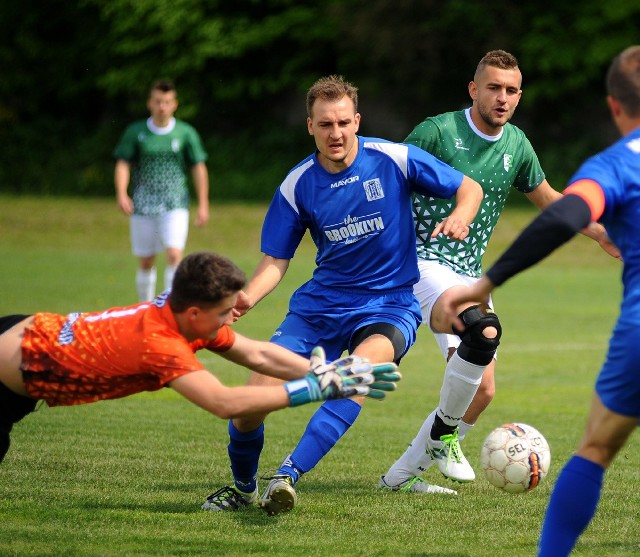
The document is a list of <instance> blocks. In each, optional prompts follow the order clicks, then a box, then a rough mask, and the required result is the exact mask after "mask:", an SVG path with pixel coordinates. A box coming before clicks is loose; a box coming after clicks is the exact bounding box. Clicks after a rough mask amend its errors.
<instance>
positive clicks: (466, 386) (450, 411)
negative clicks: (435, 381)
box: [438, 351, 487, 426]
mask: <svg viewBox="0 0 640 557" xmlns="http://www.w3.org/2000/svg"><path fill="white" fill-rule="evenodd" d="M486 367H487V366H479V365H476V364H472V363H470V362H467V361H466V360H463V359H462V358H461V357H460V356H458V352H457V351H456V352H454V354H453V356H451V359H450V360H449V361H448V362H447V367H446V369H445V371H444V380H443V381H442V388H441V389H440V403H439V404H438V416H440V418H441V419H442V421H443V422H444V423H445V424H447V425H450V426H457V425H458V424H459V423H460V420H462V416H464V413H465V412H466V411H467V408H469V405H470V404H471V401H472V400H473V397H474V396H475V394H476V392H477V390H478V387H479V386H480V381H481V380H482V374H483V373H484V370H485V369H486Z"/></svg>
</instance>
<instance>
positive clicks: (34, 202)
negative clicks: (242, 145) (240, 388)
mask: <svg viewBox="0 0 640 557" xmlns="http://www.w3.org/2000/svg"><path fill="white" fill-rule="evenodd" d="M265 209H266V206H265V205H264V204H256V205H241V204H227V205H219V206H217V207H214V209H213V213H212V222H211V223H210V225H209V226H208V227H207V228H205V229H196V228H193V229H192V230H191V232H190V236H189V242H188V248H187V249H188V251H195V250H199V249H213V250H215V251H218V252H220V253H223V254H225V255H227V256H229V257H231V258H232V259H233V260H234V261H236V262H237V263H238V264H239V265H240V266H241V267H242V268H243V269H244V270H245V271H246V272H247V273H248V274H250V273H251V272H252V271H253V269H254V267H255V265H256V263H257V262H258V260H259V258H260V253H259V235H260V224H261V222H262V219H263V217H264V211H265ZM532 215H533V213H532V211H531V210H527V211H523V210H508V211H507V212H506V213H505V215H504V216H503V217H502V219H501V221H500V223H499V225H498V227H497V229H496V232H495V233H494V235H493V238H492V241H491V244H490V248H489V252H488V254H487V260H488V261H490V260H492V259H493V258H494V257H495V256H496V254H497V253H499V252H500V251H501V250H502V249H503V248H504V246H505V244H506V243H507V242H508V241H510V240H511V239H512V238H513V236H514V235H515V234H516V233H517V232H518V231H519V230H520V229H521V228H522V227H523V225H524V224H525V223H526V222H528V221H529V220H530V219H531V217H532ZM0 256H2V258H3V260H4V261H5V262H6V263H5V264H4V265H2V266H0V284H2V286H3V288H2V296H1V297H0V315H5V314H8V313H15V312H30V311H41V310H48V311H57V312H69V311H82V310H99V309H105V308H107V307H111V306H115V305H124V304H128V303H133V302H135V288H134V273H135V261H134V258H133V256H131V255H130V253H129V246H128V225H127V219H126V218H124V217H123V216H122V215H120V214H119V212H118V210H117V208H116V206H115V203H114V202H113V201H111V200H100V199H97V200H91V201H87V200H83V199H77V198H69V199H56V198H50V197H44V198H41V197H24V196H22V197H18V198H14V197H7V196H4V197H1V198H0ZM313 257H314V250H313V247H312V245H311V243H310V242H309V241H308V238H307V239H305V242H304V243H303V245H302V246H301V248H300V251H299V253H298V254H297V255H296V257H295V258H294V259H293V260H292V263H291V266H290V268H289V271H288V272H287V274H286V275H285V279H284V281H283V283H282V284H280V285H279V286H278V288H276V289H275V290H274V292H273V293H271V294H270V295H269V297H268V298H267V299H266V300H264V301H263V302H261V303H260V304H258V306H256V307H255V308H254V309H253V310H252V311H251V313H249V314H248V315H247V316H246V317H243V318H242V319H241V320H240V321H238V322H237V323H236V325H235V328H236V329H237V330H239V331H240V332H241V333H243V334H247V335H249V336H252V337H255V338H268V337H269V336H270V335H271V333H272V332H273V330H274V328H275V327H276V326H277V324H278V323H279V322H280V319H281V318H282V317H283V316H284V314H285V312H286V310H287V301H288V298H289V296H290V294H291V292H292V291H293V289H294V288H295V287H297V286H298V285H299V284H300V283H302V282H303V281H305V280H307V279H308V278H309V276H310V273H311V268H312V266H313V265H312V263H313ZM619 296H620V284H619V264H618V263H617V262H615V261H613V260H612V259H610V258H609V257H608V256H607V255H605V254H604V253H603V252H601V250H600V249H599V248H598V247H597V246H595V245H594V244H593V242H591V241H589V240H587V239H585V238H576V239H575V240H574V241H572V243H571V245H570V246H566V247H564V248H562V249H561V250H560V251H559V252H558V253H556V254H555V255H553V256H552V257H551V258H550V259H548V260H547V261H545V262H544V263H542V264H541V265H539V266H537V267H534V268H533V269H531V270H530V271H528V272H527V273H525V274H523V275H520V276H519V277H516V278H514V279H513V281H510V282H509V283H508V284H507V285H505V286H504V287H502V288H501V289H500V290H499V291H498V292H497V293H496V296H495V303H496V304H497V308H498V311H499V312H500V316H501V321H502V322H503V325H504V335H503V341H502V344H501V345H500V349H499V360H498V365H497V372H496V373H497V383H498V385H497V394H496V398H495V400H494V402H493V403H492V404H491V406H490V407H489V408H488V409H487V411H486V412H485V414H484V415H483V417H482V418H481V420H480V421H479V422H478V424H477V425H476V426H475V428H474V429H473V430H472V431H471V432H470V434H469V435H468V437H467V439H466V440H465V441H464V442H463V448H464V450H465V453H466V455H467V456H468V458H469V460H470V462H471V463H472V465H473V466H474V467H475V468H476V471H477V472H478V473H481V472H480V470H479V469H478V455H479V452H480V445H481V443H482V441H483V439H484V437H485V436H486V435H487V434H488V433H489V431H490V430H491V429H493V428H494V427H495V426H496V425H498V424H501V423H504V422H508V421H513V420H518V421H523V422H526V423H531V425H533V426H534V427H537V428H538V429H540V430H541V432H542V433H543V434H544V435H545V436H546V437H547V439H548V441H549V443H550V445H551V450H552V467H551V473H550V475H549V477H548V478H547V479H546V480H545V481H544V482H543V483H542V484H541V485H540V487H538V488H537V489H536V490H535V491H533V492H531V493H529V494H526V495H516V496H514V495H508V494H506V493H503V492H500V491H498V490H496V489H495V488H493V487H491V486H490V485H489V484H488V482H486V481H485V480H484V479H483V478H482V477H481V476H480V477H479V478H478V479H477V481H476V482H474V483H473V484H469V485H464V486H458V487H457V489H458V491H459V495H458V496H457V497H447V496H421V495H415V494H408V495H401V494H398V493H388V492H381V491H379V490H378V489H376V485H377V482H378V477H379V475H380V474H383V473H384V472H385V471H386V469H387V468H388V466H390V465H391V464H392V462H393V461H394V460H395V459H396V458H397V457H398V456H399V455H400V454H401V453H402V451H403V450H404V449H405V447H406V445H407V443H409V442H410V441H411V439H412V438H413V436H414V434H415V433H416V431H417V429H418V427H419V426H420V423H421V422H422V420H423V418H424V417H425V416H426V415H427V413H428V412H429V411H430V409H431V408H432V407H433V406H434V405H435V404H436V402H437V398H438V393H439V389H440V385H441V382H442V373H443V370H444V360H443V358H442V356H441V354H440V353H439V352H438V350H437V348H436V343H435V342H434V341H433V338H432V336H431V334H430V333H429V331H428V330H427V329H426V327H421V328H420V331H419V334H418V341H417V343H416V344H415V345H414V347H412V349H411V350H410V351H409V353H408V354H407V356H406V357H405V358H403V361H402V364H401V371H402V373H403V379H402V381H401V382H400V384H399V386H398V390H397V391H396V392H394V393H391V394H389V396H388V397H387V398H386V399H385V400H384V401H383V402H376V401H369V402H367V403H366V404H365V408H364V410H363V412H362V415H361V417H360V418H359V419H358V421H357V423H356V424H355V425H354V427H353V428H351V429H350V431H349V432H348V433H347V434H346V436H345V437H344V438H343V439H342V440H341V442H340V443H339V444H338V445H337V446H336V447H335V449H334V450H332V451H331V452H330V453H329V454H328V455H327V456H326V458H325V459H323V461H322V462H321V463H320V464H319V465H318V466H317V467H316V468H315V469H314V470H313V471H312V472H310V473H309V474H308V475H307V476H305V477H304V478H303V479H302V480H301V482H300V483H299V484H298V488H297V490H298V495H299V503H298V506H297V507H296V508H295V509H294V510H293V511H292V512H291V513H288V514H285V515H281V516H277V517H268V516H267V515H265V514H264V513H263V512H262V511H260V510H258V509H257V508H256V509H251V510H249V511H247V512H243V513H219V514H218V513H207V512H204V511H201V510H200V505H201V504H202V502H203V501H204V499H205V497H206V496H207V495H209V493H211V492H213V491H214V490H216V489H217V488H219V487H221V486H222V485H224V484H225V483H226V482H228V481H229V479H230V471H229V464H228V458H227V447H226V445H227V439H228V437H227V435H228V434H227V423H226V422H225V421H223V420H219V419H216V418H213V417H212V416H210V415H208V414H207V413H205V412H204V411H202V410H200V409H198V408H196V407H194V406H193V405H190V404H189V403H188V402H186V401H185V400H183V399H181V398H180V397H179V396H178V395H177V394H176V393H174V392H173V391H171V390H170V389H162V390H161V391H157V392H154V393H144V394H140V395H136V396H133V397H129V398H125V399H122V400H117V401H107V402H100V403H96V404H89V405H83V406H77V407H69V408H46V407H41V408H40V409H39V410H38V411H37V412H36V413H34V414H32V415H30V416H28V417H27V418H25V419H24V420H23V421H22V422H20V423H19V424H17V425H16V426H15V427H14V430H13V434H12V447H11V449H10V451H9V453H8V454H7V457H6V459H5V461H4V462H3V463H2V465H0V523H1V524H2V534H3V535H2V536H0V554H1V555H3V556H4V555H6V556H20V557H23V556H41V555H56V556H57V555H60V556H70V555H82V556H85V555H96V556H98V555H99V556H109V557H116V556H129V555H138V556H149V557H151V556H153V557H157V556H176V555H185V556H186V555H194V556H195V555H225V556H229V557H244V556H247V555H254V556H265V557H266V556H269V557H280V556H282V557H298V556H300V557H307V556H318V557H325V556H327V555H332V556H337V557H343V556H345V557H346V556H349V557H351V556H356V555H358V556H363V557H365V556H366V557H371V556H377V557H381V556H389V557H398V556H403V557H410V556H411V557H418V556H421V557H428V556H429V557H484V556H486V555H491V556H493V557H530V556H531V555H534V554H535V545H536V540H537V536H538V532H539V528H540V523H541V520H542V516H543V513H544V510H545V508H546V505H547V502H548V497H549V494H550V492H551V488H552V487H553V484H554V481H555V479H556V477H557V475H558V473H559V471H560V468H561V466H562V464H563V463H564V462H565V461H566V460H567V459H568V458H569V456H570V455H571V453H572V452H573V450H574V448H575V446H576V444H577V443H578V442H579V439H580V437H581V435H582V431H583V428H584V424H585V419H586V415H587V411H588V407H589V400H590V394H591V391H592V385H593V380H594V378H595V375H596V373H597V370H598V368H599V366H600V364H601V362H602V359H603V355H604V353H605V350H606V345H607V339H608V335H609V331H610V330H611V327H612V325H613V322H614V319H615V315H616V312H617V305H618V303H617V302H618V299H619ZM199 357H200V358H201V361H202V362H203V364H204V365H205V367H206V368H207V369H210V370H211V371H212V372H213V373H215V374H216V376H217V377H219V378H220V379H221V380H222V381H223V382H224V383H225V384H228V385H241V384H244V382H245V381H246V377H247V372H246V371H244V370H242V369H241V368H238V367H237V366H234V365H232V364H230V363H228V362H227V361H226V360H224V359H223V358H221V357H219V356H216V355H213V354H209V353H206V351H203V352H201V353H199ZM314 410H315V407H301V408H293V409H288V410H283V411H281V412H276V413H273V414H272V415H271V416H269V418H268V420H267V430H266V444H265V449H264V452H263V457H262V460H261V470H260V472H261V473H266V472H267V471H268V470H269V469H271V468H275V467H276V466H277V465H278V464H279V463H280V462H281V460H282V458H283V457H284V456H285V455H286V454H287V453H288V452H289V451H291V449H292V448H293V447H294V446H295V443H296V442H297V440H298V438H299V437H300V435H301V434H302V431H303V430H304V427H305V425H306V423H307V421H308V419H309V417H310V416H311V414H312V412H313V411H314ZM639 464H640V446H639V444H638V436H637V435H635V436H634V437H632V439H631V441H630V443H629V444H628V445H627V446H626V447H625V448H624V449H623V450H622V452H621V454H620V456H619V458H618V459H617V460H616V462H615V463H614V464H613V466H612V467H611V469H610V470H609V472H608V473H607V477H606V481H605V485H604V492H603V497H602V500H601V502H600V506H599V509H598V513H597V515H596V518H595V520H594V521H593V523H592V524H591V525H590V527H589V529H588V530H587V531H586V532H585V534H584V536H583V537H582V539H581V541H580V543H579V544H578V547H577V548H576V551H575V555H576V556H580V557H601V556H607V557H614V556H615V557H631V556H632V555H633V556H636V555H637V554H638V544H639V543H640V540H639V539H638V522H637V515H638V513H637V510H638V508H639V505H640V500H639V496H638V489H637V485H638V482H639V481H640V466H639ZM425 479H427V480H428V481H430V482H432V483H443V484H444V483H446V482H445V480H444V479H443V478H442V477H441V476H440V475H439V474H438V473H436V471H435V470H430V471H429V472H427V474H426V475H425ZM261 485H262V487H264V486H265V482H262V484H261ZM449 485H451V484H449ZM452 487H455V486H452Z"/></svg>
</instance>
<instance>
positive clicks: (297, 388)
mask: <svg viewBox="0 0 640 557" xmlns="http://www.w3.org/2000/svg"><path fill="white" fill-rule="evenodd" d="M397 370H398V366H396V364H394V363H393V362H384V363H379V364H371V363H369V362H368V361H367V360H364V359H362V358H360V357H358V356H348V357H346V358H342V359H339V360H335V361H333V362H331V363H329V364H327V363H326V357H325V353H324V350H323V349H322V348H321V347H319V346H318V347H316V348H314V349H313V351H312V352H311V358H310V365H309V373H308V374H307V375H306V376H305V377H303V378H302V379H296V380H295V381H289V382H288V383H285V384H284V387H285V389H286V390H287V393H288V394H289V406H300V405H301V404H307V403H309V402H315V401H321V400H327V399H335V398H348V397H352V396H356V395H360V396H369V397H371V398H376V399H379V400H380V399H383V398H384V397H385V396H386V395H385V391H393V390H395V388H396V382H397V381H400V379H401V378H402V376H401V375H400V373H399V372H398V371H397Z"/></svg>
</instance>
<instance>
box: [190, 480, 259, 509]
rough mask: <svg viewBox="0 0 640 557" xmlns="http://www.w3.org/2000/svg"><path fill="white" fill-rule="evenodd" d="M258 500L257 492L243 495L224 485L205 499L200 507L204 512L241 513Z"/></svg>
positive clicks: (234, 488) (233, 487)
mask: <svg viewBox="0 0 640 557" xmlns="http://www.w3.org/2000/svg"><path fill="white" fill-rule="evenodd" d="M257 499H258V490H257V489H256V490H255V491H254V492H253V493H243V492H242V491H240V490H238V489H237V488H236V487H235V486H231V485H226V486H224V487H223V488H220V489H219V490H218V491H216V492H215V493H212V494H211V495H209V497H207V500H206V501H205V502H204V504H203V505H202V509H203V510H205V511H241V510H242V509H246V508H247V507H250V506H252V505H253V504H254V503H255V502H256V501H257Z"/></svg>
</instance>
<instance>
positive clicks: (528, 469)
mask: <svg viewBox="0 0 640 557" xmlns="http://www.w3.org/2000/svg"><path fill="white" fill-rule="evenodd" d="M480 464H481V466H482V469H483V470H484V475H485V477H486V478H487V480H488V481H489V483H490V484H492V485H494V486H496V487H497V488H500V489H502V490H504V491H507V492H509V493H524V492H527V491H531V490H532V489H534V488H536V487H537V486H538V485H540V482H541V481H542V480H544V478H545V476H546V475H547V474H548V473H549V468H550V466H551V450H550V449H549V443H547V440H546V439H545V438H544V436H543V435H542V434H541V433H540V432H539V431H538V430H537V429H535V428H533V427H531V426H530V425H527V424H522V423H512V424H504V425H501V426H500V427H497V428H496V429H494V430H493V431H492V432H491V433H490V434H489V435H488V436H487V438H486V439H485V441H484V444H483V445H482V449H481V451H480Z"/></svg>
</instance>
